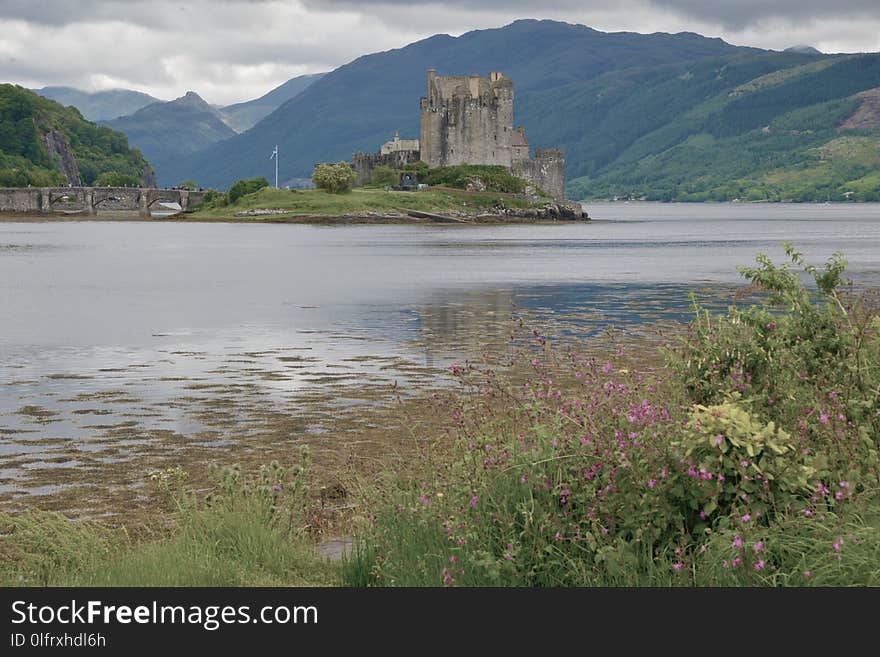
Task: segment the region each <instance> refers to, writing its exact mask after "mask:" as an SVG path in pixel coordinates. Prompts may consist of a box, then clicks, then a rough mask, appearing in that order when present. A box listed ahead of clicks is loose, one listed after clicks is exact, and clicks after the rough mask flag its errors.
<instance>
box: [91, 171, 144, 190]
mask: <svg viewBox="0 0 880 657" xmlns="http://www.w3.org/2000/svg"><path fill="white" fill-rule="evenodd" d="M94 184H95V187H138V186H140V184H141V181H140V179H139V178H138V177H137V176H132V175H130V174H127V173H119V172H118V171H105V172H104V173H102V174H101V175H99V176H98V177H97V178H95V183H94Z"/></svg>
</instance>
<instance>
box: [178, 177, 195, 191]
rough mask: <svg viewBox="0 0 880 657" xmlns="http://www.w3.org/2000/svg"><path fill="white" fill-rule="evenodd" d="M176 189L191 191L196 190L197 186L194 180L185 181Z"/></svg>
mask: <svg viewBox="0 0 880 657" xmlns="http://www.w3.org/2000/svg"><path fill="white" fill-rule="evenodd" d="M178 187H179V188H180V189H188V190H190V191H192V190H194V189H196V187H197V185H196V182H195V181H194V180H191V179H187V180H184V181H183V182H182V183H180V184H179V185H178Z"/></svg>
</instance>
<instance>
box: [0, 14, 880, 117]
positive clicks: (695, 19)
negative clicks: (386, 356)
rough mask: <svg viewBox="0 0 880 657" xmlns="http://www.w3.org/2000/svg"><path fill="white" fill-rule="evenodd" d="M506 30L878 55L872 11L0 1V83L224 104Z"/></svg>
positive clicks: (879, 30) (878, 24) (879, 27)
mask: <svg viewBox="0 0 880 657" xmlns="http://www.w3.org/2000/svg"><path fill="white" fill-rule="evenodd" d="M475 5H476V6H478V7H479V8H474V6H475ZM538 6H540V7H541V9H540V11H539V12H538V13H536V12H537V10H536V7H538ZM517 18H552V19H557V20H564V21H567V22H570V23H582V24H584V25H589V26H590V27H593V28H596V29H599V30H604V31H612V32H616V31H631V32H644V33H650V32H683V31H688V32H698V33H700V34H704V35H707V36H718V37H721V38H723V39H725V40H726V41H729V42H731V43H734V44H737V45H750V46H758V47H763V48H771V49H775V50H782V49H784V48H787V47H789V46H792V45H800V44H808V45H812V46H815V47H816V48H819V49H820V50H822V51H824V52H860V51H880V0H835V1H832V0H616V2H609V1H607V0H604V1H598V0H481V2H473V0H436V1H435V0H428V1H427V2H426V1H419V0H0V81H5V82H15V83H17V84H21V85H25V86H28V87H42V86H46V85H66V86H73V87H79V88H83V89H90V90H97V89H109V88H114V87H122V88H128V89H137V90H140V91H145V92H147V93H150V94H152V95H154V96H156V97H159V98H166V99H171V98H174V97H177V96H180V95H182V94H183V93H185V92H186V91H188V90H190V89H192V90H195V91H197V92H198V93H199V94H201V95H202V96H203V97H204V98H205V99H206V100H208V101H209V102H212V103H218V104H228V103H234V102H238V101H241V100H248V99H251V98H255V97H257V96H260V95H262V94H263V93H265V92H266V91H268V90H270V89H272V88H273V87H275V86H277V85H278V84H280V83H282V82H284V81H285V80H288V79H289V78H291V77H294V76H296V75H301V74H304V73H316V72H319V71H326V70H331V69H333V68H335V67H336V66H339V65H341V64H344V63H346V62H348V61H351V60H352V59H354V58H355V57H358V56H359V55H363V54H367V53H371V52H376V51H380V50H388V49H391V48H398V47H401V46H405V45H406V44H408V43H411V42H412V41H415V40H418V39H421V38H424V37H427V36H430V35H432V34H437V33H447V34H452V35H459V34H462V33H463V32H467V31H469V30H473V29H480V28H489V27H500V26H502V25H505V24H507V23H509V22H511V21H513V20H515V19H517Z"/></svg>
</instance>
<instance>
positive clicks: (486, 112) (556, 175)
mask: <svg viewBox="0 0 880 657" xmlns="http://www.w3.org/2000/svg"><path fill="white" fill-rule="evenodd" d="M419 108H420V110H421V132H420V135H419V150H420V153H419V157H420V158H421V160H422V161H423V162H425V163H426V164H427V165H428V166H429V167H432V168H433V167H444V166H454V165H456V164H497V165H500V166H503V167H507V168H508V169H509V170H510V171H511V172H512V173H514V174H515V175H518V176H520V177H521V178H525V179H526V180H528V181H530V182H532V183H534V184H535V185H537V186H538V187H540V188H541V189H543V190H544V191H545V192H547V193H548V194H550V195H551V196H553V197H554V198H556V199H563V198H564V197H565V174H564V167H565V156H564V154H563V152H562V151H561V150H559V149H555V148H539V149H536V151H535V158H534V159H529V141H528V139H527V138H526V133H525V130H524V129H523V128H522V127H521V126H519V127H517V128H516V129H515V130H514V128H513V81H512V80H511V79H510V78H507V77H505V76H504V75H502V74H501V73H499V72H497V71H493V72H491V73H489V77H488V78H484V77H481V76H479V75H470V76H463V77H440V76H438V75H437V74H436V71H435V70H434V69H433V68H431V69H428V95H427V96H425V97H423V98H422V99H421V101H420V102H419Z"/></svg>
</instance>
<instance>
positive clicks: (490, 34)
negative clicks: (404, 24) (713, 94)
mask: <svg viewBox="0 0 880 657" xmlns="http://www.w3.org/2000/svg"><path fill="white" fill-rule="evenodd" d="M742 52H746V53H747V52H758V51H756V50H755V49H751V48H739V47H736V46H732V45H730V44H728V43H725V42H724V41H722V40H720V39H709V38H706V37H702V36H699V35H697V34H692V33H681V34H674V35H673V34H663V33H658V34H648V35H643V34H634V33H629V32H620V33H614V34H608V33H604V32H599V31H596V30H593V29H590V28H588V27H585V26H582V25H570V24H567V23H560V22H555V21H536V20H522V21H516V22H515V23H512V24H510V25H508V26H506V27H503V28H498V29H492V30H477V31H473V32H468V33H466V34H463V35H462V36H460V37H451V36H447V35H437V36H433V37H430V38H428V39H425V40H422V41H418V42H416V43H413V44H411V45H409V46H406V47H405V48H400V49H397V50H390V51H387V52H382V53H376V54H372V55H366V56H363V57H359V58H358V59H356V60H355V61H353V62H351V63H350V64H347V65H345V66H342V67H340V68H338V69H336V70H335V71H332V72H331V73H328V74H326V75H325V76H324V77H322V78H321V79H320V80H318V81H317V82H314V83H313V84H311V85H310V86H309V87H308V88H307V89H306V90H305V91H303V92H302V93H300V94H299V95H297V96H295V97H294V98H292V99H290V100H288V101H287V102H285V103H284V104H283V105H281V106H280V107H279V108H278V109H276V110H275V111H274V112H272V113H271V114H269V115H268V116H267V117H266V118H264V119H263V120H262V121H260V122H259V123H258V124H256V125H255V126H254V127H253V128H251V129H250V130H248V131H247V132H245V133H242V134H241V135H238V136H236V137H234V138H232V139H228V140H225V141H224V142H221V143H218V144H215V145H213V146H211V147H210V148H208V149H206V150H205V151H203V152H202V153H199V154H197V155H195V156H194V157H191V158H185V159H180V160H178V161H176V162H175V163H173V165H172V168H171V169H170V170H169V172H168V175H169V176H170V177H171V178H174V179H183V178H193V179H195V180H197V181H199V182H200V183H201V184H206V185H212V186H218V187H226V186H228V185H229V184H230V183H231V182H233V181H234V180H236V179H238V178H249V177H252V176H258V175H266V176H268V175H269V174H270V173H271V171H270V170H271V169H272V167H273V165H272V163H271V161H270V160H269V155H270V154H271V152H272V148H273V147H274V145H275V144H278V145H279V150H280V154H281V155H280V158H281V159H280V174H281V177H282V179H288V178H293V177H303V176H305V177H307V176H309V175H310V174H311V171H312V167H313V165H314V163H315V162H316V161H328V160H329V161H337V160H342V159H345V160H348V159H349V158H350V157H351V154H352V152H355V151H361V150H366V151H375V150H377V149H378V147H379V145H380V144H381V143H382V142H384V141H386V140H387V139H389V138H390V137H391V136H392V135H393V134H394V131H395V130H397V129H399V130H400V133H401V135H402V136H405V137H409V136H415V135H417V134H418V126H419V106H418V103H419V97H420V96H422V95H423V94H424V93H425V76H426V71H427V69H428V68H430V67H434V68H436V69H437V73H438V75H453V74H470V73H482V74H483V75H486V74H487V73H488V72H489V71H491V70H499V71H502V72H504V74H505V75H507V76H509V77H511V78H512V79H513V80H514V83H515V85H516V93H517V99H518V100H517V107H520V106H521V105H520V100H522V99H524V98H525V97H527V96H528V94H530V93H539V92H541V91H545V90H548V89H553V88H556V87H561V86H565V85H569V84H573V83H578V82H584V81H588V80H592V79H595V78H596V77H598V76H600V75H602V74H605V73H608V72H609V71H614V70H620V69H626V68H634V67H642V66H646V65H653V66H662V65H672V64H680V63H681V62H683V61H695V60H700V59H702V58H706V57H718V56H723V55H730V54H734V53H742ZM516 121H517V122H518V123H522V124H523V125H525V126H526V129H527V131H528V134H529V139H530V141H531V143H532V144H537V145H546V146H556V145H560V146H566V144H564V143H551V142H548V141H546V140H544V139H543V138H542V137H543V135H542V134H541V132H542V131H541V126H540V124H541V123H542V122H543V119H542V117H541V116H540V115H538V116H529V115H527V114H524V113H523V112H522V111H517V117H516Z"/></svg>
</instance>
